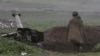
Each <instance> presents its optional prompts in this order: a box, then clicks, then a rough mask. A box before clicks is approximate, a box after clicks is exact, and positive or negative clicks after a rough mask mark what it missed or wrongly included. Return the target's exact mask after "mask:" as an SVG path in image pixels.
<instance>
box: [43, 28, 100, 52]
mask: <svg viewBox="0 0 100 56" xmlns="http://www.w3.org/2000/svg"><path fill="white" fill-rule="evenodd" d="M85 32H86V36H87V43H86V44H84V45H83V46H82V47H83V50H84V52H91V51H92V48H93V47H94V46H95V45H96V44H97V43H99V42H100V26H85ZM44 46H45V49H47V50H52V51H57V52H73V51H74V50H73V45H72V44H70V43H67V27H65V26H60V27H54V28H51V29H48V30H46V31H45V32H44Z"/></svg>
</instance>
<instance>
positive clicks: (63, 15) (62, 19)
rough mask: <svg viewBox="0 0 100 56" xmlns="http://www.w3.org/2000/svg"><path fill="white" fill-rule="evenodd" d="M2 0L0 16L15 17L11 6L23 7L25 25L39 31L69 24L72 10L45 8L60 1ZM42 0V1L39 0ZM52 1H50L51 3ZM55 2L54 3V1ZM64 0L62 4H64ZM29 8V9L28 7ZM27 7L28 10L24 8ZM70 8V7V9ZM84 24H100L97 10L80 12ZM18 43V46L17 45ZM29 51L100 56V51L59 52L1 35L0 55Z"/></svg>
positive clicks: (35, 55)
mask: <svg viewBox="0 0 100 56" xmlns="http://www.w3.org/2000/svg"><path fill="white" fill-rule="evenodd" d="M5 1H6V0H4V2H0V18H4V19H14V18H13V17H12V16H11V10H10V9H11V8H15V7H17V8H21V9H22V10H21V14H22V16H21V20H22V23H23V25H24V27H29V28H32V29H37V30H39V31H45V30H47V29H49V28H52V27H55V26H67V24H68V22H69V20H70V19H71V18H72V17H71V13H72V12H71V11H63V10H52V9H49V10H44V8H54V6H57V7H58V5H59V3H60V2H57V4H55V3H56V0H55V1H53V0H52V1H46V0H42V1H40V0H34V1H33V0H24V3H23V0H17V1H15V0H9V1H11V2H9V1H6V2H5ZM39 1H40V2H39ZM49 2H50V3H49ZM52 2H53V3H52ZM63 3H64V2H62V3H61V6H64V5H65V4H63ZM27 8H29V9H27ZM33 8H38V9H41V8H43V10H39V11H34V9H33ZM23 9H26V10H23ZM69 10H70V9H69ZM79 13H80V15H81V17H82V20H83V22H84V25H86V26H99V25H100V19H99V18H100V16H99V14H100V13H99V14H97V13H96V12H95V13H93V12H79ZM12 31H15V29H0V33H8V32H12ZM15 45H16V46H15ZM99 49H100V47H99ZM23 51H24V52H27V53H28V55H27V56H100V52H90V53H78V54H74V53H59V52H53V51H47V50H43V49H40V48H38V47H36V46H34V45H33V46H29V45H27V44H25V43H20V42H17V41H14V40H9V39H5V38H2V37H0V56H13V55H14V56H20V54H21V52H23Z"/></svg>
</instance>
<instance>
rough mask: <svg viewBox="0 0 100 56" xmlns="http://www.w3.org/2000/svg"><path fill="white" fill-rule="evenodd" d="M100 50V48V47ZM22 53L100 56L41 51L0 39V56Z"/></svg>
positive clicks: (37, 55)
mask: <svg viewBox="0 0 100 56" xmlns="http://www.w3.org/2000/svg"><path fill="white" fill-rule="evenodd" d="M99 48H100V47H99ZM21 52H27V53H28V54H27V55H26V56H99V55H100V52H95V53H77V54H74V53H58V52H52V51H47V50H43V49H40V48H38V47H36V46H34V45H33V46H29V45H27V44H25V43H20V42H17V41H14V40H10V39H6V38H2V37H0V56H13V55H14V56H21Z"/></svg>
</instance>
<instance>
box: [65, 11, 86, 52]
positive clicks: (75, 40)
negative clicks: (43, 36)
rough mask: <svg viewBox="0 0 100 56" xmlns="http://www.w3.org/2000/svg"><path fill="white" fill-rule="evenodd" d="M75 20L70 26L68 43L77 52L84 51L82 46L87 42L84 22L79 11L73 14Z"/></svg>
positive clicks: (72, 20)
mask: <svg viewBox="0 0 100 56" xmlns="http://www.w3.org/2000/svg"><path fill="white" fill-rule="evenodd" d="M72 16H73V18H72V19H71V20H70V22H69V24H68V30H67V32H68V42H69V43H72V44H73V48H74V51H75V52H80V51H82V47H81V45H82V44H83V43H84V42H85V41H84V40H85V38H86V37H85V32H84V26H83V21H82V20H81V17H80V16H79V14H78V12H77V11H74V12H73V13H72Z"/></svg>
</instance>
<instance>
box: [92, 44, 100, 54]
mask: <svg viewBox="0 0 100 56" xmlns="http://www.w3.org/2000/svg"><path fill="white" fill-rule="evenodd" d="M93 52H100V43H98V44H97V45H95V46H94V48H93Z"/></svg>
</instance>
